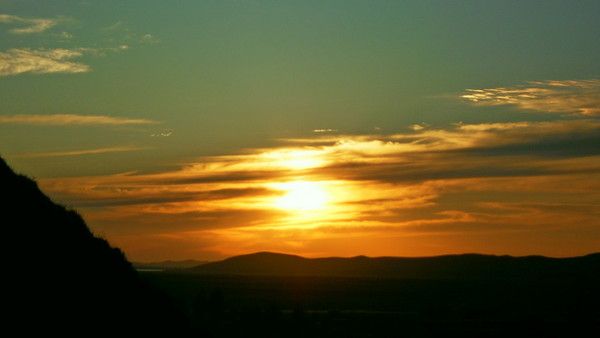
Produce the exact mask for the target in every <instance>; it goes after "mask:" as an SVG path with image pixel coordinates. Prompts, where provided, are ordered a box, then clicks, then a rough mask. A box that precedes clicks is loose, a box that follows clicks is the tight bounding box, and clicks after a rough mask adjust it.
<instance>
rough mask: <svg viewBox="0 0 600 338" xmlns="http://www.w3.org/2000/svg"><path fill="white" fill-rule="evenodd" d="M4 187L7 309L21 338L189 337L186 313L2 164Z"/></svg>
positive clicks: (71, 216) (0, 178)
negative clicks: (93, 337)
mask: <svg viewBox="0 0 600 338" xmlns="http://www.w3.org/2000/svg"><path fill="white" fill-rule="evenodd" d="M0 187H1V191H0V193H1V196H2V197H1V198H2V200H1V203H0V207H1V210H2V211H1V216H2V225H3V227H2V228H3V231H4V235H3V237H2V239H3V245H2V247H3V251H4V260H5V262H7V264H5V265H4V270H5V271H4V278H3V279H4V281H5V283H6V284H5V287H4V288H3V289H2V292H3V295H2V298H3V301H2V306H3V308H4V310H5V313H7V315H5V319H8V320H7V321H6V323H7V325H8V326H9V327H12V328H13V329H15V330H18V331H16V332H19V333H20V334H19V335H20V336H25V335H27V334H31V333H36V334H44V335H49V334H59V333H60V334H77V335H81V336H86V335H87V334H90V333H92V332H93V333H111V334H119V333H136V334H144V333H157V332H162V333H165V334H167V333H168V334H170V335H171V336H173V335H179V334H181V333H183V331H185V327H186V322H185V320H184V319H183V318H184V317H183V316H182V314H181V313H179V312H178V310H177V309H176V308H175V307H173V305H172V304H171V302H170V301H169V299H168V298H167V296H165V295H163V294H162V293H161V292H159V291H157V290H155V289H152V288H151V287H149V286H148V285H147V284H146V283H145V282H144V281H143V280H142V279H140V278H139V275H138V274H137V272H136V271H135V270H134V269H133V267H132V266H131V264H130V263H129V262H128V261H127V259H126V258H125V256H124V255H123V253H122V252H121V251H120V250H119V249H117V248H113V247H111V246H110V245H109V243H108V242H107V241H106V240H104V239H102V238H98V237H96V236H94V234H93V233H92V232H90V230H89V229H88V227H87V226H86V224H85V222H84V221H83V219H82V218H81V217H80V216H79V215H78V214H77V213H76V212H74V211H72V210H68V209H66V208H64V207H62V206H60V205H57V204H55V203H53V202H52V201H51V200H50V199H49V198H48V197H47V196H45V195H44V194H43V193H42V192H41V191H40V190H39V188H38V186H37V184H36V183H35V182H34V181H33V180H31V179H29V178H27V177H25V176H22V175H17V174H15V173H14V172H13V171H12V170H11V169H10V168H9V167H8V165H7V164H6V163H5V162H4V160H2V159H0Z"/></svg>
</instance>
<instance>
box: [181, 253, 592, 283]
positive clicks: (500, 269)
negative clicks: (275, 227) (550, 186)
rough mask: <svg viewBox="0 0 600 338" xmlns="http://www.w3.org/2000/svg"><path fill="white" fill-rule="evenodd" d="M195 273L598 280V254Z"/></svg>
mask: <svg viewBox="0 0 600 338" xmlns="http://www.w3.org/2000/svg"><path fill="white" fill-rule="evenodd" d="M191 271H193V272H195V273H200V274H221V275H264V276H267V275H272V276H324V277H335V276H337V277H373V278H408V279H439V278H443V279H446V278H451V279H464V278H477V279H498V280H502V279H507V278H510V279H514V278H517V279H522V278H528V279H530V278H585V279H600V254H591V255H587V256H582V257H573V258H548V257H542V256H527V257H512V256H491V255H478V254H464V255H447V256H437V257H418V258H405V257H375V258H370V257H365V256H357V257H351V258H339V257H330V258H304V257H300V256H294V255H286V254H278V253H271V252H258V253H254V254H249V255H242V256H235V257H231V258H228V259H225V260H223V261H219V262H213V263H207V264H203V265H200V266H197V267H194V268H192V269H191Z"/></svg>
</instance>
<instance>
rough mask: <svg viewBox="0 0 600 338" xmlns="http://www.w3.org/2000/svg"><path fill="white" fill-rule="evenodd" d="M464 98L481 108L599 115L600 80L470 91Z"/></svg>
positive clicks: (542, 82) (533, 84)
mask: <svg viewBox="0 0 600 338" xmlns="http://www.w3.org/2000/svg"><path fill="white" fill-rule="evenodd" d="M461 97H462V98H463V99H465V100H467V101H469V102H471V103H473V104H477V105H482V106H501V105H512V106H515V107H517V108H520V109H523V110H530V111H538V112H546V113H562V114H578V115H583V116H599V115H600V80H598V79H592V80H566V81H536V82H529V83H527V84H524V85H519V86H513V87H498V88H484V89H467V90H466V91H465V93H464V94H463V95H461Z"/></svg>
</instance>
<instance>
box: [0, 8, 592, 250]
mask: <svg viewBox="0 0 600 338" xmlns="http://www.w3.org/2000/svg"><path fill="white" fill-rule="evenodd" d="M599 15H600V2H598V1H576V2H575V1H544V2H539V1H522V0H521V1H494V2H492V1H460V2H455V1H328V0H326V1H323V0H321V1H249V0H248V1H242V0H237V1H177V2H167V1H29V0H19V1H16V0H14V1H13V0H0V155H1V156H3V157H4V158H5V159H6V160H7V161H8V162H9V164H10V165H11V166H12V167H13V168H15V169H16V170H17V171H19V172H21V173H24V174H26V175H29V176H31V177H33V178H35V179H36V180H37V181H38V182H39V185H40V187H41V188H42V189H43V190H44V192H46V193H47V194H48V195H50V196H51V197H52V198H53V199H55V200H56V201H58V202H60V203H62V204H64V205H66V206H68V207H70V208H74V209H76V210H78V211H79V212H80V213H81V214H82V215H83V216H84V217H85V219H86V221H87V222H88V224H89V225H90V227H91V228H92V230H93V231H94V232H95V233H96V234H98V235H100V236H103V237H105V238H107V239H108V240H109V241H110V242H111V243H113V244H114V245H116V246H119V247H121V248H122V249H123V250H124V251H125V253H126V254H127V256H128V257H129V258H130V259H132V260H135V261H160V260H167V259H175V260H178V259H201V260H205V259H208V260H213V259H220V258H224V257H227V256H231V255H236V254H243V253H250V252H254V251H277V252H286V253H293V254H300V255H305V256H309V257H317V256H355V255H369V256H432V255H442V254H455V253H465V252H478V253H488V254H510V255H534V254H536V255H537V254H540V255H548V256H556V257H563V256H574V255H583V254H587V253H590V252H597V251H600V63H599V62H598V60H600V20H598V17H599Z"/></svg>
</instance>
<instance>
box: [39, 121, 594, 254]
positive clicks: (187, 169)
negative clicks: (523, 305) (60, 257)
mask: <svg viewBox="0 0 600 338" xmlns="http://www.w3.org/2000/svg"><path fill="white" fill-rule="evenodd" d="M598 128H600V123H599V122H596V121H588V120H586V121H557V122H526V123H524V122H519V123H502V124H498V123H495V124H489V123H487V124H458V125H456V126H454V127H452V128H447V129H427V128H424V129H418V130H413V131H411V132H405V133H398V134H394V135H354V136H353V135H335V136H326V137H311V138H308V139H305V140H302V139H293V140H289V141H287V142H288V143H285V142H286V141H285V140H283V141H282V144H281V145H280V146H273V147H271V148H260V149H253V150H247V151H245V152H244V153H241V154H237V155H235V154H234V155H223V156H215V157H205V158H199V159H198V160H197V161H195V162H192V163H191V164H189V165H186V166H182V167H180V168H177V169H176V170H167V171H163V172H159V173H149V174H144V173H122V174H114V175H105V176H93V177H72V178H56V179H46V180H43V181H42V184H43V186H44V189H45V190H46V191H50V192H51V193H52V194H53V195H54V196H56V197H58V200H59V201H61V202H66V204H68V205H72V206H73V207H75V208H77V209H78V210H80V211H82V212H83V213H84V215H85V217H86V220H89V221H90V224H91V225H92V226H93V228H94V230H95V231H99V232H100V233H103V234H105V235H106V237H108V238H109V239H110V240H115V241H116V242H115V243H120V244H122V245H123V248H124V249H125V251H126V252H127V254H128V255H131V257H134V259H136V260H160V259H172V258H177V259H185V258H202V257H226V256H231V255H234V254H239V253H247V252H252V251H279V252H289V253H296V254H302V255H309V256H320V255H355V254H365V255H409V256H410V255H436V254H444V253H451V252H453V253H457V252H462V251H469V252H488V253H498V254H501V253H502V254H503V253H513V254H518V253H522V254H535V253H543V254H547V255H553V254H554V255H567V254H571V253H573V254H574V253H585V252H586V251H591V249H590V248H595V247H597V246H598V244H597V240H596V242H595V241H594V237H593V236H590V237H589V240H586V241H582V243H580V244H581V245H579V246H578V247H577V248H576V249H573V247H572V246H568V245H564V246H560V245H558V246H552V245H550V244H553V245H554V244H555V243H558V242H557V241H558V239H559V238H563V237H564V233H565V232H566V231H571V229H572V227H573V224H577V226H578V227H579V229H580V231H581V232H582V233H583V232H586V231H587V232H592V233H595V232H594V231H596V230H593V229H594V227H597V226H598V224H599V223H598V217H597V215H596V214H594V213H586V212H582V210H586V208H594V207H595V206H597V203H598V202H597V201H600V196H599V195H598V193H597V191H600V186H599V184H600V183H598V182H600V180H598V179H597V177H598V174H597V173H594V174H592V175H593V177H594V179H591V180H590V177H591V176H590V175H591V174H590V171H594V170H598V169H597V168H600V156H593V157H590V156H588V157H575V158H560V157H544V156H537V157H536V156H530V157H527V159H528V161H524V160H523V157H520V158H516V157H510V156H506V155H502V156H500V155H497V153H496V152H495V149H498V148H499V149H503V147H506V146H513V145H521V144H525V145H528V144H530V143H531V142H537V140H538V139H539V138H541V139H545V138H549V137H550V136H555V135H558V136H560V137H568V136H570V135H595V134H596V133H597V130H598ZM471 148H472V149H475V150H476V151H472V152H470V151H469V149H471ZM486 149H490V152H489V154H487V153H485V150H486ZM482 152H483V154H482ZM500 154H502V153H501V152H500ZM492 155H493V156H492ZM517 160H518V161H517ZM557 173H559V174H557ZM524 174H527V175H526V176H523V175H524ZM523 192H527V194H523ZM542 192H543V194H542ZM507 196H516V197H514V198H513V197H511V198H507ZM521 196H526V197H527V198H521ZM556 196H561V197H563V198H564V200H562V201H561V202H560V203H559V202H557V201H556V199H555V197H556ZM582 196H583V197H585V199H584V198H583V197H582ZM523 220H527V222H524V221H523ZM129 224H136V225H137V226H136V227H128V226H127V225H129ZM540 229H553V230H552V231H553V232H551V233H552V234H553V235H552V236H549V237H543V236H542V235H543V234H542V233H541V232H540V231H541V230H540ZM522 233H527V234H528V235H527V236H534V235H535V236H538V238H540V243H545V244H543V245H542V244H540V245H539V246H534V245H533V244H532V243H529V242H528V241H526V240H525V237H523V236H521V235H519V234H522ZM544 236H546V235H544ZM473 238H475V239H476V240H475V239H473ZM498 238H501V239H502V240H501V241H498V244H497V245H496V246H494V247H492V246H489V245H488V244H489V243H491V242H494V241H495V240H496V239H498ZM471 239H473V240H471ZM491 239H494V241H492V240H491ZM482 243H483V244H482ZM494 243H495V242H494ZM560 243H562V242H560ZM159 244H160V247H158V245H159ZM484 244H485V245H484ZM548 248H550V249H548ZM163 253H168V256H167V255H166V254H165V256H161V255H162V254H163ZM151 257H152V258H151Z"/></svg>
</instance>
